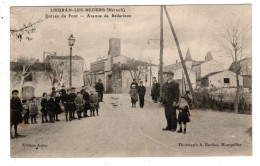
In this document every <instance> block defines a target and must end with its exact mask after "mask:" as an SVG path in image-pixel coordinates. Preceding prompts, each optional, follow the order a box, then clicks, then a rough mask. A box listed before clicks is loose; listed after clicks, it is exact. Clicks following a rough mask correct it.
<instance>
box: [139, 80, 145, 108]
mask: <svg viewBox="0 0 260 166" xmlns="http://www.w3.org/2000/svg"><path fill="white" fill-rule="evenodd" d="M137 91H138V95H139V99H140V108H143V107H144V96H145V92H146V89H145V86H144V85H143V81H140V86H138V88H137Z"/></svg>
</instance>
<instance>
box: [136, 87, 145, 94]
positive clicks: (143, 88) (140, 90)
mask: <svg viewBox="0 0 260 166" xmlns="http://www.w3.org/2000/svg"><path fill="white" fill-rule="evenodd" d="M137 91H138V94H139V95H145V92H146V89H145V86H141V85H140V86H138V88H137Z"/></svg>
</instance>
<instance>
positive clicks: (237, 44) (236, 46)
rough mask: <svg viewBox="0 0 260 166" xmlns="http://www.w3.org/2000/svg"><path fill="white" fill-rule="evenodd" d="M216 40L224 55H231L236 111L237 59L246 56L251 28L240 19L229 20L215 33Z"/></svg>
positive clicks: (238, 65)
mask: <svg viewBox="0 0 260 166" xmlns="http://www.w3.org/2000/svg"><path fill="white" fill-rule="evenodd" d="M216 37H217V42H218V44H219V46H220V47H221V50H222V51H223V53H224V54H225V55H226V56H229V57H232V60H233V64H234V70H233V71H234V72H235V73H236V95H235V99H234V109H235V112H236V113H238V103H239V93H240V83H239V74H240V69H241V67H242V66H241V63H239V61H240V60H241V59H243V58H246V57H247V55H248V54H247V51H248V50H249V49H250V48H251V29H250V28H249V27H248V26H246V25H245V24H243V23H242V22H241V21H240V20H236V21H235V22H231V23H229V24H228V25H226V26H225V27H224V28H223V31H221V32H220V33H219V34H217V35H216Z"/></svg>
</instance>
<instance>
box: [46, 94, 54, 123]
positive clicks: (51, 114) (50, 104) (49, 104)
mask: <svg viewBox="0 0 260 166" xmlns="http://www.w3.org/2000/svg"><path fill="white" fill-rule="evenodd" d="M55 107H56V102H55V93H51V96H50V99H49V100H48V101H47V104H46V108H47V113H48V115H49V121H50V123H55Z"/></svg>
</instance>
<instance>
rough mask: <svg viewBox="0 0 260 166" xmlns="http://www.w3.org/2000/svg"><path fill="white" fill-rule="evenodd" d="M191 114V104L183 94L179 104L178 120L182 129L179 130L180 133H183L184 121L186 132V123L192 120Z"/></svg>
mask: <svg viewBox="0 0 260 166" xmlns="http://www.w3.org/2000/svg"><path fill="white" fill-rule="evenodd" d="M189 116H190V111H189V104H188V103H187V101H186V100H185V96H182V97H181V99H180V105H179V115H178V122H179V125H180V129H179V130H178V131H177V132H178V133H182V123H183V126H184V131H183V134H186V123H187V122H190V118H189Z"/></svg>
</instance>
